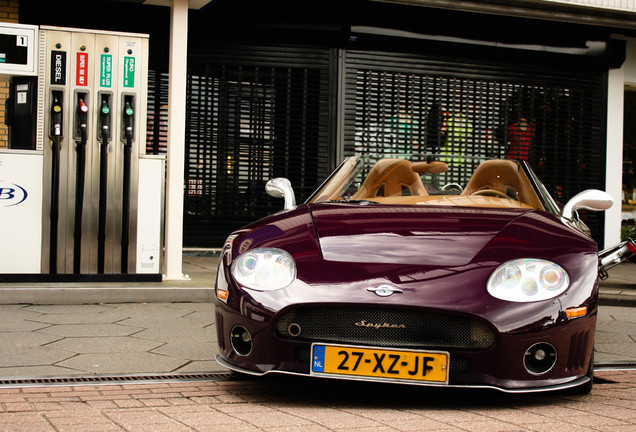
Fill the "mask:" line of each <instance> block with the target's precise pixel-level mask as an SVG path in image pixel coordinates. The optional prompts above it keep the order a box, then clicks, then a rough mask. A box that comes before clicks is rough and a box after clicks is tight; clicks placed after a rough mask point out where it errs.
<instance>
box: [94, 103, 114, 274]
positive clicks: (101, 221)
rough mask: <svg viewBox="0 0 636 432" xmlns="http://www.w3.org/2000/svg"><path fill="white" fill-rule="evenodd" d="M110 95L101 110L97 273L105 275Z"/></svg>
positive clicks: (101, 105)
mask: <svg viewBox="0 0 636 432" xmlns="http://www.w3.org/2000/svg"><path fill="white" fill-rule="evenodd" d="M110 131H111V115H110V95H108V94H102V95H101V104H100V108H99V142H100V146H99V148H100V152H99V209H98V226H97V272H98V273H104V260H105V249H106V210H107V208H106V205H107V187H108V143H109V141H110Z"/></svg>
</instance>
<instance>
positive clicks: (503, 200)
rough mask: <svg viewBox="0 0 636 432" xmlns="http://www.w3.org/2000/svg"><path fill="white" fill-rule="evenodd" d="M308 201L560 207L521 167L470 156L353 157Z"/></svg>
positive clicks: (507, 160)
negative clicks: (459, 157) (458, 157)
mask: <svg viewBox="0 0 636 432" xmlns="http://www.w3.org/2000/svg"><path fill="white" fill-rule="evenodd" d="M307 202H308V203H318V202H346V203H374V204H402V205H444V206H468V207H501V208H529V209H540V210H548V211H551V212H552V211H553V210H554V209H555V208H556V206H555V205H554V202H553V201H552V200H551V198H550V197H549V196H548V195H547V193H545V190H544V188H543V187H542V185H541V184H540V183H539V182H538V180H537V179H536V177H535V176H534V174H533V173H532V172H531V171H530V170H529V168H528V167H527V166H526V165H525V164H524V163H523V162H519V161H515V160H510V159H483V158H482V159H480V158H470V157H466V156H462V158H461V160H460V159H457V158H454V157H453V158H450V157H448V156H439V157H434V156H423V157H419V156H416V155H409V156H405V155H399V156H389V155H372V154H365V155H356V156H351V157H348V158H346V159H345V160H344V162H343V163H342V164H341V165H340V166H339V167H338V168H337V169H336V171H334V173H333V174H332V175H331V176H330V177H329V178H328V179H327V181H325V183H323V184H322V185H321V186H320V188H319V189H318V190H317V191H316V192H315V193H314V194H313V195H312V197H311V198H310V199H309V200H308V201H307Z"/></svg>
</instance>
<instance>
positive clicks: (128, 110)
mask: <svg viewBox="0 0 636 432" xmlns="http://www.w3.org/2000/svg"><path fill="white" fill-rule="evenodd" d="M131 99H132V98H131V97H128V96H127V97H126V98H125V99H124V111H123V121H124V130H123V132H124V181H123V193H122V215H121V272H122V274H125V273H128V243H129V226H130V162H131V161H130V158H131V155H132V141H133V134H134V132H133V127H134V120H135V117H134V116H135V112H134V110H133V107H132V100H131Z"/></svg>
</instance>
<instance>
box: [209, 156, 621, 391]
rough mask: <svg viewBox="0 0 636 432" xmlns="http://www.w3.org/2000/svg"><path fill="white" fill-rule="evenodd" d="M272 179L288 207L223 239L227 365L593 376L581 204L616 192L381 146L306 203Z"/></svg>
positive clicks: (554, 382)
mask: <svg viewBox="0 0 636 432" xmlns="http://www.w3.org/2000/svg"><path fill="white" fill-rule="evenodd" d="M449 166H452V167H459V168H457V169H456V170H455V169H449ZM473 168H474V169H473ZM455 171H457V172H455ZM267 191H268V193H269V194H270V195H272V196H277V197H282V198H284V199H285V209H284V210H283V211H281V212H278V213H276V214H274V215H271V216H268V217H266V218H264V219H261V220H259V221H257V222H254V223H252V224H251V225H249V226H247V227H245V228H243V229H240V230H238V231H236V232H234V233H232V234H231V235H230V236H229V238H228V239H227V241H226V242H225V247H224V249H223V253H222V257H221V261H220V265H219V270H218V274H217V279H216V286H215V301H216V324H217V328H218V342H219V347H220V355H219V356H218V357H217V360H218V361H219V362H220V363H221V364H222V365H223V366H225V367H227V368H229V369H232V370H234V371H237V372H240V373H245V374H252V375H263V374H267V373H286V374H298V375H307V376H314V377H330V378H340V379H354V380H367V381H383V382H387V381H388V382H395V383H404V384H420V385H432V386H455V387H483V388H495V389H499V390H502V391H506V392H531V391H544V390H556V389H565V388H576V390H577V391H581V392H588V391H589V390H590V389H591V386H592V377H593V371H594V369H593V351H594V330H595V326H596V319H597V310H598V277H599V255H598V250H597V245H596V243H595V242H594V241H593V240H592V239H591V238H590V237H589V232H588V230H587V227H586V226H585V225H584V224H583V223H582V221H581V220H580V219H579V217H578V215H577V209H580V208H585V209H590V210H605V209H607V208H609V207H610V206H611V205H612V199H611V197H610V196H609V195H608V194H607V193H605V192H602V191H597V190H588V191H584V192H582V193H580V194H579V195H577V196H576V197H574V198H573V199H572V200H570V202H568V203H567V204H566V205H565V207H563V208H562V209H560V208H559V207H558V206H557V204H556V203H555V202H554V201H553V199H552V198H551V197H550V196H549V194H548V193H547V192H546V190H545V188H544V187H543V185H542V184H541V183H540V182H539V180H538V179H537V177H536V175H535V174H534V173H533V172H532V171H531V170H530V169H529V167H528V166H527V164H526V163H525V162H523V161H514V160H485V161H483V162H481V163H479V162H466V163H462V164H458V163H456V161H455V160H454V159H453V160H450V159H448V158H444V157H441V158H438V160H430V159H429V160H422V161H418V160H417V159H416V158H414V157H408V158H405V157H395V158H385V157H379V156H375V157H374V156H372V155H359V156H353V157H349V158H347V159H346V160H345V161H344V162H343V163H342V164H341V165H340V166H339V167H338V168H337V169H336V171H334V173H333V174H332V175H331V176H330V177H329V178H328V179H327V180H326V181H325V182H324V183H323V184H322V185H321V186H320V187H319V188H318V190H316V192H315V193H314V194H313V195H312V196H311V197H310V198H309V199H308V200H307V201H306V202H305V203H304V204H300V205H296V203H295V198H294V193H293V190H292V188H291V185H290V183H289V181H287V180H286V179H281V178H277V179H274V180H271V181H270V182H268V184H267Z"/></svg>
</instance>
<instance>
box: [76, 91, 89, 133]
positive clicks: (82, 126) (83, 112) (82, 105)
mask: <svg viewBox="0 0 636 432" xmlns="http://www.w3.org/2000/svg"><path fill="white" fill-rule="evenodd" d="M77 118H78V120H79V121H78V126H79V133H80V138H81V139H83V140H86V131H87V129H88V105H86V102H84V99H79V101H78V103H77Z"/></svg>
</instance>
